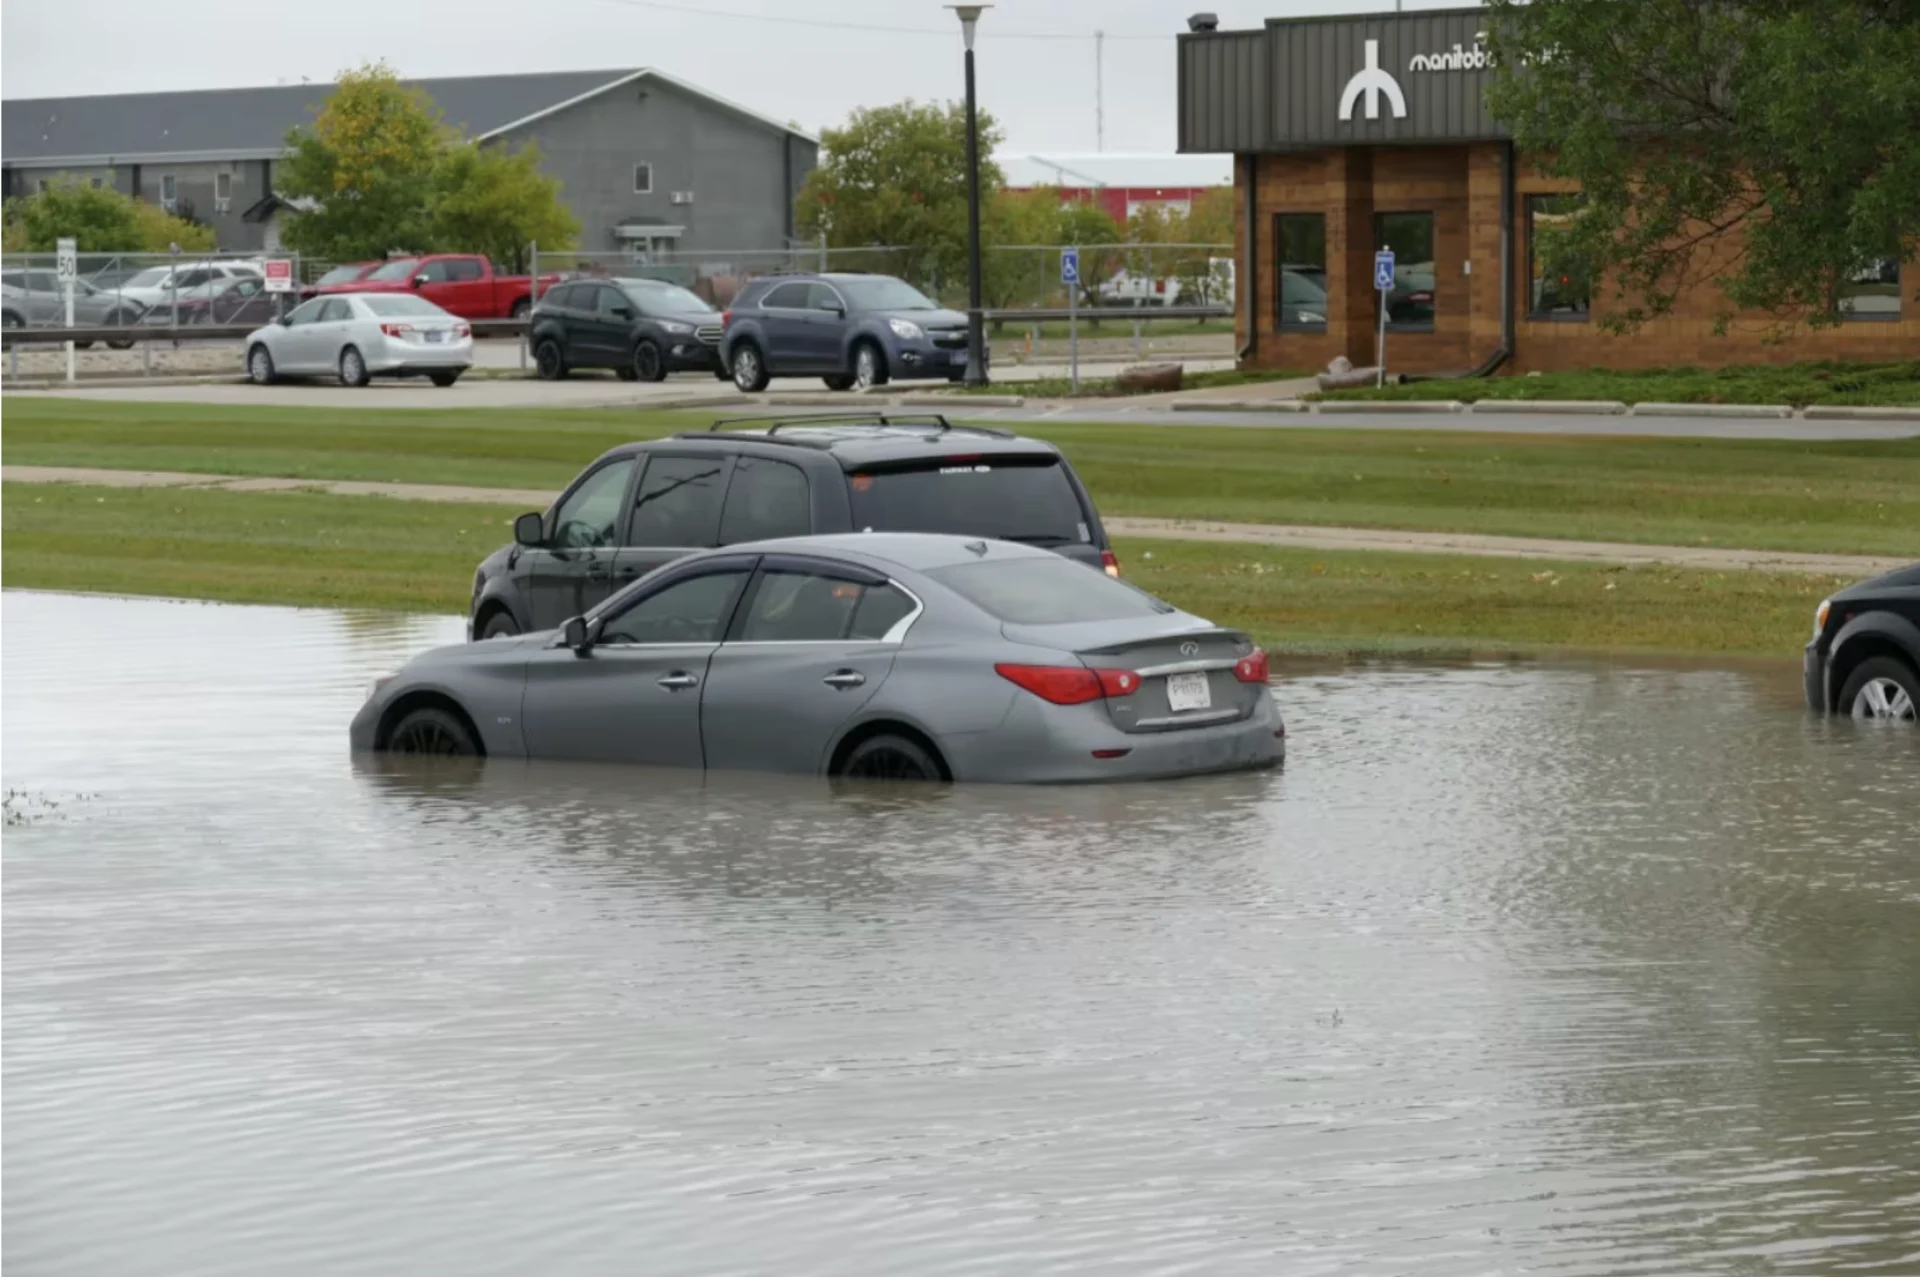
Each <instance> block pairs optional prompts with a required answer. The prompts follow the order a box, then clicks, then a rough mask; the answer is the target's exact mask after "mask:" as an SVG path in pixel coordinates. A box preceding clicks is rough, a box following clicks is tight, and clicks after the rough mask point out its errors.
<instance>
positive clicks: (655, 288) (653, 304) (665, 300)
mask: <svg viewBox="0 0 1920 1277" xmlns="http://www.w3.org/2000/svg"><path fill="white" fill-rule="evenodd" d="M620 291H621V292H623V293H625V294H626V295H627V296H629V297H631V298H633V300H634V301H636V302H638V303H639V305H640V309H641V311H642V312H643V313H645V314H648V315H705V314H710V313H712V311H713V307H712V306H710V305H708V304H707V301H706V299H705V298H703V297H701V296H700V295H699V294H698V293H691V292H688V291H687V290H686V289H684V288H682V287H680V285H678V284H651V283H643V282H641V281H639V280H632V279H624V280H621V281H620Z"/></svg>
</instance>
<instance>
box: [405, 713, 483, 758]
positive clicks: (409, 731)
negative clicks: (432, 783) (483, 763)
mask: <svg viewBox="0 0 1920 1277" xmlns="http://www.w3.org/2000/svg"><path fill="white" fill-rule="evenodd" d="M479 752H480V746H479V745H478V743H476V742H475V741H474V739H473V733H472V732H470V731H468V730H467V725H466V724H465V723H463V722H461V721H460V718H459V716H458V715H455V714H450V713H448V712H447V711H446V710H444V709H432V708H423V709H416V710H410V711H408V712H407V713H406V714H405V715H404V716H402V717H401V719H400V721H399V722H397V723H395V724H394V725H393V730H392V731H391V732H388V733H387V753H389V754H421V755H426V756H428V757H438V758H461V757H471V756H472V755H474V754H478V753H479Z"/></svg>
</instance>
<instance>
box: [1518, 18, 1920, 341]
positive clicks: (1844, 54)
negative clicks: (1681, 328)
mask: <svg viewBox="0 0 1920 1277" xmlns="http://www.w3.org/2000/svg"><path fill="white" fill-rule="evenodd" d="M1490 2H1491V5H1492V9H1493V17H1492V21H1491V23H1490V33H1489V41H1490V44H1491V47H1492V50H1493V53H1494V56H1495V59H1496V65H1497V66H1498V68H1499V70H1498V74H1497V75H1496V78H1495V82H1494V84H1493V86H1492V88H1491V89H1490V90H1489V94H1488V98H1489V104H1490V106H1491V107H1492V110H1493V112H1494V114H1495V115H1496V116H1497V117H1498V118H1500V119H1501V120H1503V121H1504V122H1505V123H1506V124H1507V125H1508V126H1509V127H1510V128H1511V130H1512V132H1513V134H1514V139H1515V142H1516V144H1517V145H1518V146H1519V147H1520V148H1521V149H1522V150H1523V151H1525V152H1528V153H1531V154H1534V155H1537V156H1540V157H1541V163H1542V166H1543V168H1544V169H1545V171H1546V172H1547V173H1549V174H1550V175H1552V176H1556V177H1560V178H1565V179H1569V180H1570V183H1578V187H1579V189H1580V190H1581V191H1582V192H1583V199H1582V207H1581V210H1580V212H1579V214H1578V216H1575V217H1572V218H1570V219H1568V221H1567V223H1566V225H1565V227H1564V228H1563V229H1562V230H1561V231H1560V233H1558V234H1557V235H1555V236H1554V237H1553V241H1552V243H1551V244H1550V246H1549V252H1550V258H1551V261H1550V264H1549V268H1550V269H1555V270H1559V271H1561V272H1563V273H1572V272H1575V271H1577V272H1581V273H1583V274H1584V273H1591V274H1592V275H1593V276H1594V277H1595V278H1599V279H1601V280H1603V281H1606V286H1608V287H1610V288H1611V289H1612V295H1613V299H1614V302H1615V305H1614V306H1613V307H1611V308H1610V309H1609V310H1608V311H1607V312H1606V313H1605V315H1604V317H1603V322H1605V323H1607V324H1609V325H1610V326H1612V327H1614V328H1615V329H1630V328H1633V327H1636V326H1638V325H1640V324H1642V323H1644V322H1645V321H1646V320H1647V319H1649V318H1651V317H1654V316H1657V315H1661V314H1664V313H1667V312H1668V311H1670V310H1671V309H1672V307H1673V304H1674V300H1675V298H1676V297H1677V296H1678V295H1679V294H1680V293H1681V291H1682V290H1683V289H1685V288H1687V287H1689V286H1691V285H1695V284H1697V283H1699V282H1700V281H1702V280H1703V279H1712V280H1713V281H1714V282H1715V283H1717V285H1718V286H1719V288H1720V289H1721V291H1722V292H1723V294H1724V295H1725V299H1726V308H1725V309H1724V310H1723V311H1722V313H1721V316H1720V318H1721V323H1722V324H1723V325H1724V323H1725V322H1726V321H1727V320H1728V319H1729V318H1730V317H1731V313H1732V311H1733V310H1735V309H1739V310H1756V311H1767V312H1771V313H1773V314H1774V315H1775V316H1777V317H1779V318H1780V319H1782V320H1783V321H1786V322H1788V323H1797V322H1806V323H1808V324H1816V325H1817V324H1828V323H1834V322H1837V319H1838V313H1837V309H1838V308H1837V303H1838V299H1839V297H1840V294H1841V290H1842V288H1843V287H1844V286H1846V285H1847V283H1848V281H1850V280H1854V279H1857V278H1859V277H1860V275H1861V273H1862V272H1863V270H1866V269H1868V268H1870V267H1872V266H1873V264H1874V263H1875V262H1876V261H1884V260H1886V259H1892V260H1897V261H1905V262H1908V263H1911V262H1913V261H1914V260H1915V256H1916V247H1920V71H1917V70H1916V68H1920V5H1915V4H1913V3H1912V2H1911V0H1750V2H1748V3H1737V4H1730V3H1726V2H1725V0H1635V3H1632V4H1621V3H1619V2H1618V0H1530V2H1522V0H1490ZM1913 278H1914V272H1911V271H1909V272H1906V273H1905V279H1906V280H1907V282H1908V285H1909V286H1908V287H1906V288H1904V289H1903V291H1906V292H1908V293H1909V294H1910V295H1911V294H1912V293H1913V290H1912V288H1911V287H1910V285H1911V283H1912V281H1913Z"/></svg>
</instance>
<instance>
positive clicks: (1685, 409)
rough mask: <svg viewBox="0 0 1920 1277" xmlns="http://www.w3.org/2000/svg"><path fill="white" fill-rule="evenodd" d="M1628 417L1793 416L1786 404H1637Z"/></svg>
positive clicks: (1629, 410) (1628, 411) (1782, 417)
mask: <svg viewBox="0 0 1920 1277" xmlns="http://www.w3.org/2000/svg"><path fill="white" fill-rule="evenodd" d="M1627 415H1628V416H1630V417H1771V418H1773V419H1775V420H1781V421H1784V420H1786V419H1787V418H1789V417H1791V416H1793V409H1792V408H1790V407H1788V406H1787V405H1786V404H1758V403H1637V404H1635V405H1633V407H1631V408H1629V409H1628V410H1627Z"/></svg>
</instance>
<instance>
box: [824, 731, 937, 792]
mask: <svg viewBox="0 0 1920 1277" xmlns="http://www.w3.org/2000/svg"><path fill="white" fill-rule="evenodd" d="M840 775H841V776H842V777H844V778H846V779H848V780H918V781H931V782H938V781H941V780H944V779H945V778H946V774H945V773H944V772H943V771H942V770H941V769H940V764H939V762H938V761H936V760H935V759H934V757H933V755H932V754H930V753H928V752H927V750H926V747H925V746H923V745H921V744H920V743H919V742H918V741H914V740H909V739H908V738H907V737H905V736H896V735H893V734H892V733H890V732H888V733H882V734H881V735H878V736H869V737H868V738H867V739H865V740H863V741H861V742H860V743H859V744H858V745H855V746H854V747H853V749H852V750H851V751H850V752H849V753H848V754H847V757H846V761H844V762H842V763H841V764H840Z"/></svg>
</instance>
